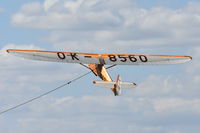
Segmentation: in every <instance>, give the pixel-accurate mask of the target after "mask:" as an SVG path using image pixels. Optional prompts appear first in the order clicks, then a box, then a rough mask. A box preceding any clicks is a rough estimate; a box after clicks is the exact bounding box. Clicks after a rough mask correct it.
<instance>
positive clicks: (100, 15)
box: [12, 0, 200, 52]
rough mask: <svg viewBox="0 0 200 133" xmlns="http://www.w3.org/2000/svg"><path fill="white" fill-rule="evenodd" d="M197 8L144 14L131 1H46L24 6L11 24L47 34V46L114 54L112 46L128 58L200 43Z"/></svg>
mask: <svg viewBox="0 0 200 133" xmlns="http://www.w3.org/2000/svg"><path fill="white" fill-rule="evenodd" d="M113 3H115V4H113ZM193 7H194V8H193ZM198 7H199V3H192V2H190V3H188V4H187V5H186V7H185V8H182V9H170V8H165V7H154V8H151V9H144V8H138V7H137V5H136V3H135V1H132V0H127V1H122V0H117V1H114V2H113V0H108V1H101V0H95V1H91V0H77V1H66V0H61V1H57V0H46V1H44V3H39V2H34V3H28V4H25V5H23V6H22V7H21V9H20V10H19V11H18V12H17V13H16V14H14V15H13V16H12V24H13V25H14V26H17V27H23V28H30V29H43V30H49V29H50V35H49V36H47V37H46V41H49V42H50V43H53V45H54V48H60V49H68V48H69V49H70V50H72V51H74V50H82V51H88V50H91V49H92V50H94V51H96V52H99V51H100V50H101V51H106V50H107V51H113V46H115V47H117V48H118V50H119V49H120V51H126V52H127V51H130V52H132V51H133V50H132V49H137V50H138V49H141V47H142V48H146V49H149V48H154V49H160V48H163V49H166V48H169V49H170V50H171V49H172V50H177V49H179V47H180V46H184V47H190V46H198V44H199V42H200V39H199V37H198V34H199V33H200V32H199V31H200V29H199V27H200V19H199V16H200V12H199V10H198ZM137 50H136V51H137ZM147 51H148V50H147ZM114 52H119V51H117V50H116V51H114Z"/></svg>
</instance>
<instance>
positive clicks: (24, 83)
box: [0, 44, 79, 110]
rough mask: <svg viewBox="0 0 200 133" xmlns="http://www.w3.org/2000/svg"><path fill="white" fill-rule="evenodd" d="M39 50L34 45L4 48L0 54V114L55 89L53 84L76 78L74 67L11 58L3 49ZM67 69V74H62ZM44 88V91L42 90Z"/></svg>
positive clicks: (13, 45) (7, 46) (6, 46)
mask: <svg viewBox="0 0 200 133" xmlns="http://www.w3.org/2000/svg"><path fill="white" fill-rule="evenodd" d="M10 48H11V49H14V48H17V49H41V48H40V47H37V46H35V45H16V44H8V45H5V46H4V47H3V48H2V49H1V50H0V60H1V65H0V68H1V69H0V76H1V77H2V78H1V79H0V93H1V95H0V101H1V105H2V106H1V110H3V109H4V108H6V107H8V106H7V105H13V104H15V103H19V102H20V101H24V100H25V99H28V98H30V97H33V96H36V95H38V94H39V93H40V94H41V93H42V92H44V91H46V90H47V89H48V88H53V87H55V86H56V85H55V84H56V83H59V82H63V81H66V80H69V79H71V78H73V77H74V76H76V75H78V74H79V73H78V71H79V68H78V67H77V66H74V67H73V68H74V69H73V68H71V67H72V66H70V65H68V66H64V65H63V64H62V65H61V64H60V65H59V64H56V63H49V62H39V61H30V60H25V59H21V58H18V57H15V56H11V55H9V54H8V53H7V52H6V49H10ZM68 67H70V68H71V71H70V72H67V73H64V72H65V71H66V69H69V68H68ZM46 88H47V89H46Z"/></svg>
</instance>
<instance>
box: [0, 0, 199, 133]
mask: <svg viewBox="0 0 200 133" xmlns="http://www.w3.org/2000/svg"><path fill="white" fill-rule="evenodd" d="M11 3H12V4H11ZM0 20H1V21H0V29H1V30H0V61H1V63H0V64H1V65H0V77H1V78H0V111H2V110H4V109H7V108H9V107H12V106H13V105H16V104H18V103H21V102H23V101H26V100H28V99H30V98H33V97H35V96H37V95H40V94H42V93H44V92H46V91H48V90H50V89H53V88H55V87H57V86H59V85H61V84H63V83H65V82H67V81H69V80H71V79H73V78H75V77H76V76H79V75H80V74H84V73H86V72H88V70H87V69H86V68H84V67H82V66H80V65H78V64H62V63H50V62H38V61H31V60H25V59H21V58H18V57H14V56H10V55H8V54H7V53H6V52H5V50H6V49H9V48H20V49H42V50H56V51H57V50H61V51H66V52H87V53H124V54H175V55H190V56H192V57H193V60H192V61H191V62H188V63H185V64H178V65H167V66H116V67H114V68H112V69H110V70H109V73H110V74H111V75H112V77H113V79H115V78H116V77H117V75H118V74H120V75H121V78H122V80H124V81H131V82H135V83H137V84H138V86H137V88H134V89H130V90H123V92H122V96H120V97H114V96H113V93H112V92H111V90H109V89H105V88H98V87H96V86H94V85H93V84H92V82H93V81H94V80H99V79H98V77H95V76H94V75H92V74H91V75H88V76H87V77H85V78H83V79H81V80H79V81H77V82H74V83H72V84H70V85H69V86H66V87H64V88H62V89H60V90H58V91H56V92H54V93H52V94H50V95H48V96H45V97H43V98H41V99H40V100H37V101H35V102H33V103H30V104H27V105H25V106H23V107H21V108H18V109H16V110H13V111H10V112H8V113H6V114H3V115H1V116H0V131H1V132H5V133H37V132H42V133H57V132H59V133H66V132H68V133H80V132H81V133H88V132H93V133H102V132H104V133H121V132H126V133H133V132H135V133H137V132H138V133H161V132H162V133H191V132H198V131H199V130H200V127H199V125H200V96H199V94H200V89H199V86H200V71H199V68H200V60H199V59H200V45H199V44H200V39H199V38H200V37H199V35H200V0H165V1H163V0H148V1H146V0H15V1H13V0H12V1H11V0H1V1H0Z"/></svg>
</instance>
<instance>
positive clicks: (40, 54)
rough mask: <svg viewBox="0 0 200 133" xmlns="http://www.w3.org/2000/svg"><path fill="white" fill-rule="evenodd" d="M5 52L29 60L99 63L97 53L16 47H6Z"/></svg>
mask: <svg viewBox="0 0 200 133" xmlns="http://www.w3.org/2000/svg"><path fill="white" fill-rule="evenodd" d="M7 52H8V53H10V54H12V55H15V56H20V57H23V58H26V59H31V60H40V61H51V62H66V63H84V64H99V56H98V55H97V54H87V53H84V54H83V53H72V52H57V51H41V50H17V49H8V50H7Z"/></svg>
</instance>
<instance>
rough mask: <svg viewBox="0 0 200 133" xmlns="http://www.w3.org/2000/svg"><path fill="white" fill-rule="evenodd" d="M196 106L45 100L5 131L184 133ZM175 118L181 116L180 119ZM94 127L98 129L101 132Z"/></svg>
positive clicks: (193, 102)
mask: <svg viewBox="0 0 200 133" xmlns="http://www.w3.org/2000/svg"><path fill="white" fill-rule="evenodd" d="M199 103H200V100H199V99H188V100H186V99H179V98H161V99H136V98H132V97H118V98H116V97H105V96H84V97H79V98H75V97H64V98H51V97H48V98H46V99H43V100H41V101H40V102H37V103H35V104H33V105H30V106H29V109H28V112H29V113H28V116H27V115H23V114H19V119H17V120H14V121H15V123H16V124H15V125H16V126H15V128H12V129H10V128H9V127H8V126H6V128H9V129H10V132H13V131H16V132H20V133H24V132H27V131H28V132H30V133H33V132H38V131H43V132H44V133H46V132H50V133H54V132H61V133H64V132H75V133H76V132H84V133H85V132H95V133H100V132H102V131H103V132H105V133H109V132H115V133H120V132H122V131H124V132H127V133H132V132H142V133H149V132H152V133H153V132H154V133H159V132H177V131H180V132H182V133H187V130H189V129H190V128H191V126H190V125H187V124H188V122H189V123H193V124H198V122H199V120H198V117H199V113H200V112H199V110H200V109H199V106H198V105H199ZM186 114H191V115H192V116H193V117H197V119H193V120H195V121H192V120H190V119H188V117H187V115H186ZM175 116H178V117H181V120H178V119H179V118H178V117H175ZM163 121H164V123H163ZM172 121H174V122H172ZM171 122H172V123H171ZM77 125H79V126H77ZM116 125H117V127H116ZM19 127H20V128H19ZM98 127H101V130H99V128H98ZM198 128H199V127H198ZM198 128H197V129H198ZM5 131H7V129H6V130H5Z"/></svg>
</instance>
